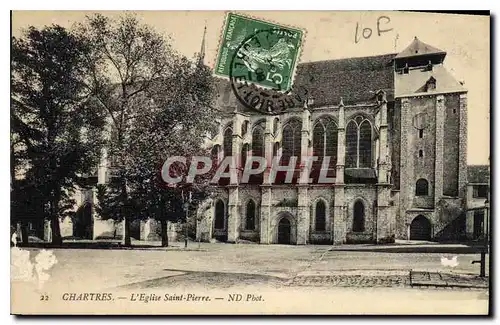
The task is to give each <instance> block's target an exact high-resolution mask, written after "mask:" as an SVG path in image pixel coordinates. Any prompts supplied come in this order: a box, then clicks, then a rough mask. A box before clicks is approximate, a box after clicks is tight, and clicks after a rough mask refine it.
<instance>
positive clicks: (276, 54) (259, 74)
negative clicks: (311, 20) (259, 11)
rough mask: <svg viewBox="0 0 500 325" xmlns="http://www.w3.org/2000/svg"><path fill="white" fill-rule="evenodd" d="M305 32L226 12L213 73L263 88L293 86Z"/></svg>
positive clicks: (278, 88)
mask: <svg viewBox="0 0 500 325" xmlns="http://www.w3.org/2000/svg"><path fill="white" fill-rule="evenodd" d="M303 37H304V31H302V30H300V29H297V28H290V27H288V26H280V25H278V24H273V23H269V22H265V21H262V20H257V19H254V18H249V17H246V16H242V15H238V14H235V13H228V15H227V17H226V22H225V26H224V32H223V35H222V39H221V43H220V46H219V51H218V54H217V61H216V64H215V68H214V73H215V74H216V75H218V76H221V77H229V78H233V79H237V80H240V81H246V82H248V83H252V84H255V85H259V86H262V87H264V88H271V89H276V90H280V91H287V90H289V89H290V88H291V87H292V82H293V76H294V73H295V68H296V66H297V63H298V59H299V56H300V52H301V47H302V44H303Z"/></svg>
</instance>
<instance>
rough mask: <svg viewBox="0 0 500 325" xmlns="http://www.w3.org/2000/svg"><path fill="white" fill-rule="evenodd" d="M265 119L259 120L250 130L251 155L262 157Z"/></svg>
mask: <svg viewBox="0 0 500 325" xmlns="http://www.w3.org/2000/svg"><path fill="white" fill-rule="evenodd" d="M265 129H266V124H265V121H261V122H259V123H258V124H257V125H255V126H254V128H253V131H252V156H255V157H264V132H265Z"/></svg>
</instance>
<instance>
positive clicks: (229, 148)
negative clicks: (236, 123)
mask: <svg viewBox="0 0 500 325" xmlns="http://www.w3.org/2000/svg"><path fill="white" fill-rule="evenodd" d="M232 154H233V130H232V129H231V128H230V127H228V128H227V129H226V131H224V157H228V156H231V155H232Z"/></svg>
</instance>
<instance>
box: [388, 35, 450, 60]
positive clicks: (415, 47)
mask: <svg viewBox="0 0 500 325" xmlns="http://www.w3.org/2000/svg"><path fill="white" fill-rule="evenodd" d="M432 54H440V55H446V52H445V51H443V50H440V49H438V48H435V47H434V46H431V45H429V44H426V43H424V42H422V41H421V40H419V39H418V38H417V37H415V38H414V39H413V42H411V44H410V45H408V47H407V48H405V49H404V50H403V51H401V52H400V53H399V54H398V55H396V59H402V58H408V57H414V56H420V55H432Z"/></svg>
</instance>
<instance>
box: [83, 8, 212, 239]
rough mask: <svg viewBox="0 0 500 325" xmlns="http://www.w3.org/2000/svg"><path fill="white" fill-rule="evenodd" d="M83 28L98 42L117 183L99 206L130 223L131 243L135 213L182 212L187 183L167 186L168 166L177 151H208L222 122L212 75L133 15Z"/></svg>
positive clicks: (98, 75) (96, 93)
mask: <svg viewBox="0 0 500 325" xmlns="http://www.w3.org/2000/svg"><path fill="white" fill-rule="evenodd" d="M77 31H78V34H79V35H82V37H86V38H88V39H89V40H90V44H92V53H91V55H90V56H89V57H91V58H92V61H93V62H95V63H96V64H95V65H94V69H93V70H92V73H91V77H92V78H91V89H92V93H93V98H94V99H95V101H96V102H97V103H98V104H99V105H100V106H101V107H102V108H103V109H104V111H105V112H106V114H107V119H108V122H109V123H108V128H107V143H106V150H107V156H108V163H109V164H110V167H111V171H112V172H113V175H114V177H115V180H114V181H113V182H114V183H113V184H112V185H108V186H106V189H104V188H103V187H101V189H100V193H99V195H98V196H99V198H101V199H102V200H103V201H102V202H101V203H99V210H98V211H100V212H101V213H103V216H104V217H109V218H114V219H123V220H125V223H124V228H125V236H124V244H125V245H130V235H129V231H128V228H129V223H130V220H131V219H132V218H136V217H139V218H141V217H150V216H156V217H157V218H158V219H160V220H166V219H177V218H179V215H181V214H182V206H180V207H179V204H178V202H179V201H180V200H179V198H180V197H181V193H182V190H183V189H186V190H187V187H184V186H178V187H175V188H167V187H165V186H163V183H162V181H161V179H160V172H161V167H162V165H163V162H164V160H165V159H166V157H169V156H171V155H177V156H179V155H183V156H188V157H189V156H191V155H194V154H202V153H203V154H204V152H203V151H202V150H201V145H202V144H203V137H204V135H205V133H206V130H207V128H208V127H209V126H210V125H212V124H214V123H215V119H214V115H213V109H212V105H211V104H212V100H213V98H214V88H213V83H212V77H211V74H210V71H209V70H208V69H207V68H206V67H203V66H201V65H199V64H196V62H193V61H191V60H189V59H187V58H186V57H184V56H182V55H180V54H178V53H176V52H175V51H174V50H173V49H172V47H171V45H170V43H169V41H170V40H169V39H167V38H165V37H163V36H162V35H160V34H158V33H157V32H155V31H154V30H153V29H152V28H151V27H150V26H147V25H144V24H142V23H141V22H140V21H139V20H138V19H137V17H135V16H134V15H132V14H126V15H123V16H121V17H119V18H118V19H117V20H113V19H110V18H108V17H104V16H102V15H99V14H98V15H94V16H91V17H87V21H86V22H85V23H84V24H81V25H79V26H77ZM167 212H170V213H167Z"/></svg>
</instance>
